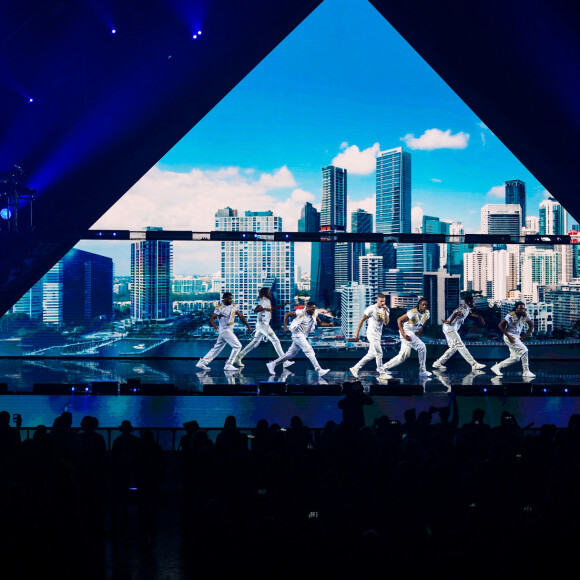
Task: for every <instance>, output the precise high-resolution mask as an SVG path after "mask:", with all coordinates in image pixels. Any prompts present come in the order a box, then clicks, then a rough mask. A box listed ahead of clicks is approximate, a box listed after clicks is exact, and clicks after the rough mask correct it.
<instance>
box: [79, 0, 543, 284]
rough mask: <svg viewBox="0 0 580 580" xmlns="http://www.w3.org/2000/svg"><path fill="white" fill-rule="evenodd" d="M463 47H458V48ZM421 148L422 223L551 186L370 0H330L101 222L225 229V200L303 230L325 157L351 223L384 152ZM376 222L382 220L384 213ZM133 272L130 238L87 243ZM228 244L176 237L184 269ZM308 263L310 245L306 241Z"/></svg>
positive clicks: (369, 203)
mask: <svg viewBox="0 0 580 580" xmlns="http://www.w3.org/2000/svg"><path fill="white" fill-rule="evenodd" d="M459 49H460V47H458V50H459ZM397 147H402V148H403V151H405V152H408V153H410V154H412V157H413V172H412V207H411V226H412V231H415V228H417V227H420V226H421V225H422V218H423V216H424V215H427V216H437V217H438V218H439V219H440V220H442V221H448V222H461V223H462V225H463V228H464V231H465V232H466V233H470V232H473V233H475V232H478V231H480V228H481V224H480V210H481V207H483V206H484V205H486V204H493V203H496V204H497V203H500V204H501V203H505V186H504V183H505V182H506V181H510V180H519V181H521V182H524V183H525V184H526V198H527V214H528V215H538V210H537V209H536V208H538V207H539V204H540V202H542V201H543V200H544V199H546V198H547V196H548V194H547V192H546V191H545V189H544V188H543V186H542V185H541V184H540V183H539V182H538V181H537V180H536V179H535V178H534V177H533V176H532V175H531V174H530V172H529V171H528V170H527V169H526V168H525V167H524V166H523V165H522V164H521V163H520V162H519V161H518V160H517V159H516V158H515V157H514V156H513V155H512V154H511V153H510V152H509V150H507V148H506V147H505V146H504V145H503V144H502V143H501V142H500V141H499V140H498V139H497V138H496V137H495V136H494V135H493V133H492V132H491V131H490V130H489V129H488V128H487V127H486V126H485V124H484V123H483V122H482V121H481V120H480V119H479V118H478V117H477V116H475V115H474V114H473V112H472V111H471V110H470V109H469V108H468V107H467V106H466V105H465V104H464V103H463V102H462V101H461V100H460V99H459V98H458V97H457V96H456V95H455V94H454V93H453V91H452V90H451V89H450V88H449V87H448V86H447V85H446V84H445V83H444V82H443V81H442V80H441V79H440V78H439V77H438V75H436V73H434V72H433V70H432V69H431V68H430V67H429V66H428V65H427V64H426V63H425V62H424V61H423V60H422V59H421V58H420V57H419V56H418V55H417V54H416V53H415V51H414V50H413V49H412V48H411V47H410V46H409V45H408V44H407V43H406V42H405V41H404V40H403V39H402V38H401V36H400V35H399V34H398V33H397V32H396V31H395V30H394V29H393V28H392V27H391V26H390V25H389V24H388V23H387V22H386V21H385V20H384V19H383V18H382V16H380V15H379V14H378V13H377V12H376V10H375V9H374V8H373V7H372V6H371V5H370V4H369V3H367V2H345V1H344V0H327V1H326V2H324V3H323V4H321V5H320V6H319V8H318V9H316V10H315V11H314V12H313V13H312V14H311V15H310V17H309V18H307V19H306V20H305V21H304V22H303V23H302V24H301V25H300V26H299V27H298V28H297V29H296V30H295V31H294V32H293V33H292V34H291V35H289V36H288V38H286V39H285V40H284V41H283V42H282V43H281V44H280V45H279V46H278V47H277V48H276V49H275V50H274V51H272V53H271V54H270V55H269V56H268V57H267V58H266V59H265V60H264V61H263V62H262V63H260V64H259V65H258V66H257V67H256V68H255V69H254V70H253V71H252V72H251V73H250V74H249V75H248V76H247V77H246V78H245V79H244V80H243V81H242V82H240V83H239V85H238V86H237V87H236V88H235V89H234V90H233V91H232V92H231V93H230V94H229V95H228V96H227V97H226V98H224V99H223V100H222V101H221V102H220V103H219V104H218V105H217V106H216V107H215V108H214V109H213V110H212V111H210V112H209V113H208V115H207V116H206V117H205V118H204V119H203V120H202V121H201V122H200V123H198V125H197V126H196V127H194V128H193V129H192V131H191V132H190V133H189V134H188V135H187V136H186V137H184V139H183V140H182V141H181V142H180V143H178V144H177V145H176V146H175V147H174V148H173V149H172V150H171V151H170V152H169V153H168V154H167V155H166V156H165V157H164V158H163V159H161V160H160V161H159V163H157V164H156V165H155V166H154V167H153V168H152V169H151V170H150V171H149V172H148V173H147V174H146V175H145V176H144V177H143V178H142V179H141V180H140V181H139V182H138V183H137V184H136V185H135V186H134V187H133V188H131V189H130V190H129V192H128V193H127V194H126V195H125V196H124V197H123V198H122V199H121V200H120V201H119V202H118V203H117V204H116V205H115V206H113V208H111V210H109V211H108V212H107V213H106V214H105V215H104V216H103V217H102V218H101V219H100V220H98V222H96V224H95V226H94V227H101V228H124V229H127V228H129V229H136V230H140V229H143V228H145V227H147V226H156V227H163V228H164V229H190V230H198V231H204V230H211V229H214V225H213V221H214V216H215V212H216V211H217V210H218V209H220V208H224V207H232V208H234V209H237V210H238V211H240V212H245V211H253V212H260V211H265V210H271V211H272V212H273V214H274V215H275V216H279V217H281V218H282V227H283V229H284V230H285V231H296V230H297V228H298V220H299V219H300V213H301V210H302V208H303V206H304V204H305V203H306V202H309V203H311V204H312V205H313V206H314V207H315V208H317V209H318V210H320V209H321V201H322V184H321V168H322V167H326V166H329V165H334V166H336V167H340V168H343V169H346V170H347V172H348V202H347V203H348V225H347V231H352V229H351V223H350V215H351V213H352V212H353V211H356V210H357V209H363V210H366V211H367V212H369V213H371V214H373V216H375V214H376V202H375V191H376V183H375V170H376V158H377V156H378V155H379V152H381V151H386V150H389V149H393V148H397ZM375 225H376V222H375ZM78 247H79V248H80V249H85V250H88V251H92V252H96V253H99V254H102V255H106V256H110V257H112V258H113V259H114V261H115V272H116V274H118V275H128V274H129V270H130V252H129V250H128V245H127V244H124V245H123V244H121V243H110V242H109V243H98V242H86V241H85V242H81V243H80V244H79V245H78ZM219 256H220V247H219V244H213V243H209V244H206V243H204V244H196V243H188V242H176V243H175V244H174V272H175V274H178V275H179V274H183V275H187V274H192V273H200V274H213V273H216V272H218V271H219V269H220V268H219V259H220V258H219ZM295 259H296V265H297V266H299V267H301V268H302V270H303V271H304V272H307V271H309V270H310V245H309V244H296V257H295Z"/></svg>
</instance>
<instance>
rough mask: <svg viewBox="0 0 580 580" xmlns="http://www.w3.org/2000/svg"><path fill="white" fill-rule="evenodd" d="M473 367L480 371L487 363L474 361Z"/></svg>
mask: <svg viewBox="0 0 580 580" xmlns="http://www.w3.org/2000/svg"><path fill="white" fill-rule="evenodd" d="M471 368H472V370H474V371H480V370H481V369H484V368H485V365H482V364H481V363H478V362H476V363H473V364H472V365H471Z"/></svg>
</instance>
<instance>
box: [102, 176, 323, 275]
mask: <svg viewBox="0 0 580 580" xmlns="http://www.w3.org/2000/svg"><path fill="white" fill-rule="evenodd" d="M295 186H296V180H295V179H294V176H293V175H292V172H291V171H290V170H289V169H288V168H287V167H286V166H284V167H281V168H279V169H277V170H276V171H274V172H272V173H260V174H258V173H256V174H254V173H253V172H248V171H247V170H246V169H242V168H239V167H224V168H221V169H218V170H206V171H203V170H201V169H193V170H191V171H190V172H188V173H178V172H174V171H163V170H161V169H159V168H158V167H153V169H151V170H150V171H148V172H147V173H146V174H145V175H144V176H143V177H142V178H141V179H140V180H139V181H138V182H137V183H136V184H135V185H134V186H133V187H132V188H131V189H130V190H129V191H128V192H127V193H126V194H125V195H124V196H123V197H122V198H121V199H120V200H119V201H118V202H117V203H116V204H115V205H114V206H113V207H112V208H111V209H110V210H109V211H108V212H107V213H106V214H104V215H103V216H102V217H101V218H100V219H99V220H98V222H96V223H95V224H94V226H93V227H95V228H102V229H130V230H141V229H143V228H144V227H146V226H161V227H163V228H164V229H167V230H192V231H202V232H203V231H211V230H213V229H215V217H214V216H215V213H216V211H217V210H218V209H220V208H224V207H227V206H229V207H231V208H234V209H237V210H238V211H239V212H240V213H243V212H244V211H247V210H251V211H267V210H272V212H273V213H274V215H277V216H280V217H282V223H283V228H284V230H286V231H296V230H297V229H298V219H299V218H300V211H301V209H302V207H303V206H304V203H305V202H307V201H310V202H313V201H314V199H315V198H314V195H313V194H312V193H310V192H308V191H305V190H303V189H300V188H298V187H295ZM292 188H294V189H292ZM284 190H290V191H289V193H287V192H285V191H284ZM177 247H178V248H179V251H177ZM218 260H219V244H214V243H212V242H209V243H206V242H185V243H181V244H179V245H177V246H176V251H175V252H174V264H175V267H174V271H175V272H176V273H184V268H185V267H186V266H185V264H187V263H190V264H191V263H192V262H193V265H192V266H190V267H193V268H195V269H196V270H197V271H199V272H213V271H214V270H215V268H216V264H218V263H219V262H218ZM182 266H183V267H182Z"/></svg>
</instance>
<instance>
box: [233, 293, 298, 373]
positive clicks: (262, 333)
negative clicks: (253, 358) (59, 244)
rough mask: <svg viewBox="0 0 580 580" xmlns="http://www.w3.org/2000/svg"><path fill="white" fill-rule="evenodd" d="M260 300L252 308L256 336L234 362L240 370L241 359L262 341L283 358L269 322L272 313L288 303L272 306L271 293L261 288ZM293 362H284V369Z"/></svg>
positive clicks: (242, 366) (278, 340)
mask: <svg viewBox="0 0 580 580" xmlns="http://www.w3.org/2000/svg"><path fill="white" fill-rule="evenodd" d="M258 298H259V300H260V302H259V304H258V305H257V306H256V308H254V312H257V313H258V321H257V323H256V334H255V335H254V338H253V339H252V341H251V342H249V343H248V344H246V346H245V347H244V349H243V350H242V352H241V353H240V354H239V355H238V356H237V358H236V359H235V360H234V364H235V365H238V366H239V367H240V368H244V364H243V363H242V359H243V358H244V357H245V356H246V355H247V354H248V353H249V352H250V351H252V350H254V349H255V348H256V347H257V346H258V345H259V344H260V343H261V342H262V341H263V340H269V341H270V342H271V343H272V345H273V346H274V348H275V349H276V354H277V355H278V356H283V355H284V351H283V350H282V346H281V344H280V339H279V338H278V337H277V336H276V333H275V332H274V331H273V330H272V328H271V327H270V320H271V319H272V311H273V310H276V309H277V308H283V307H284V306H287V305H288V304H290V302H284V304H281V305H280V306H272V302H271V300H272V293H271V292H270V289H269V288H262V289H261V290H260V292H259V294H258ZM293 364H294V362H293V361H286V362H285V363H284V366H285V367H289V366H290V365H293Z"/></svg>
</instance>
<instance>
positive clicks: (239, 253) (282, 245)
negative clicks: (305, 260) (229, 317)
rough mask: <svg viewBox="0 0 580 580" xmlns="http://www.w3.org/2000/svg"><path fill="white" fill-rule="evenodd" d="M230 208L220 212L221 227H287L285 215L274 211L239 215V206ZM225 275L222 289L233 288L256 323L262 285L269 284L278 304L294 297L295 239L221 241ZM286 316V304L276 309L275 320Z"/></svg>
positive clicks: (217, 221) (265, 229) (217, 218)
mask: <svg viewBox="0 0 580 580" xmlns="http://www.w3.org/2000/svg"><path fill="white" fill-rule="evenodd" d="M226 210H229V211H226ZM226 210H219V211H218V212H217V213H216V216H215V227H216V230H217V231H222V232H232V231H259V232H264V233H266V232H281V231H283V230H282V218H281V217H278V216H275V215H274V214H273V213H272V212H271V211H261V212H253V211H246V212H245V213H244V215H243V216H239V215H238V212H237V210H233V209H231V208H226ZM221 279H222V281H223V286H222V292H231V293H232V294H233V296H234V301H235V303H236V304H237V305H238V306H239V309H240V310H241V312H242V313H243V314H244V315H245V316H246V318H248V320H249V321H250V324H254V323H255V318H256V316H257V315H256V313H254V308H255V306H256V303H257V297H258V292H259V291H260V288H262V287H269V288H270V290H271V292H272V294H273V296H274V303H276V304H281V303H283V302H290V303H292V302H293V300H294V287H295V284H294V242H290V241H289V242H270V241H260V242H253V241H223V242H221ZM283 318H284V309H282V308H281V309H279V310H275V311H274V312H273V313H272V321H273V322H278V323H280V322H281V321H282V320H283Z"/></svg>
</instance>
